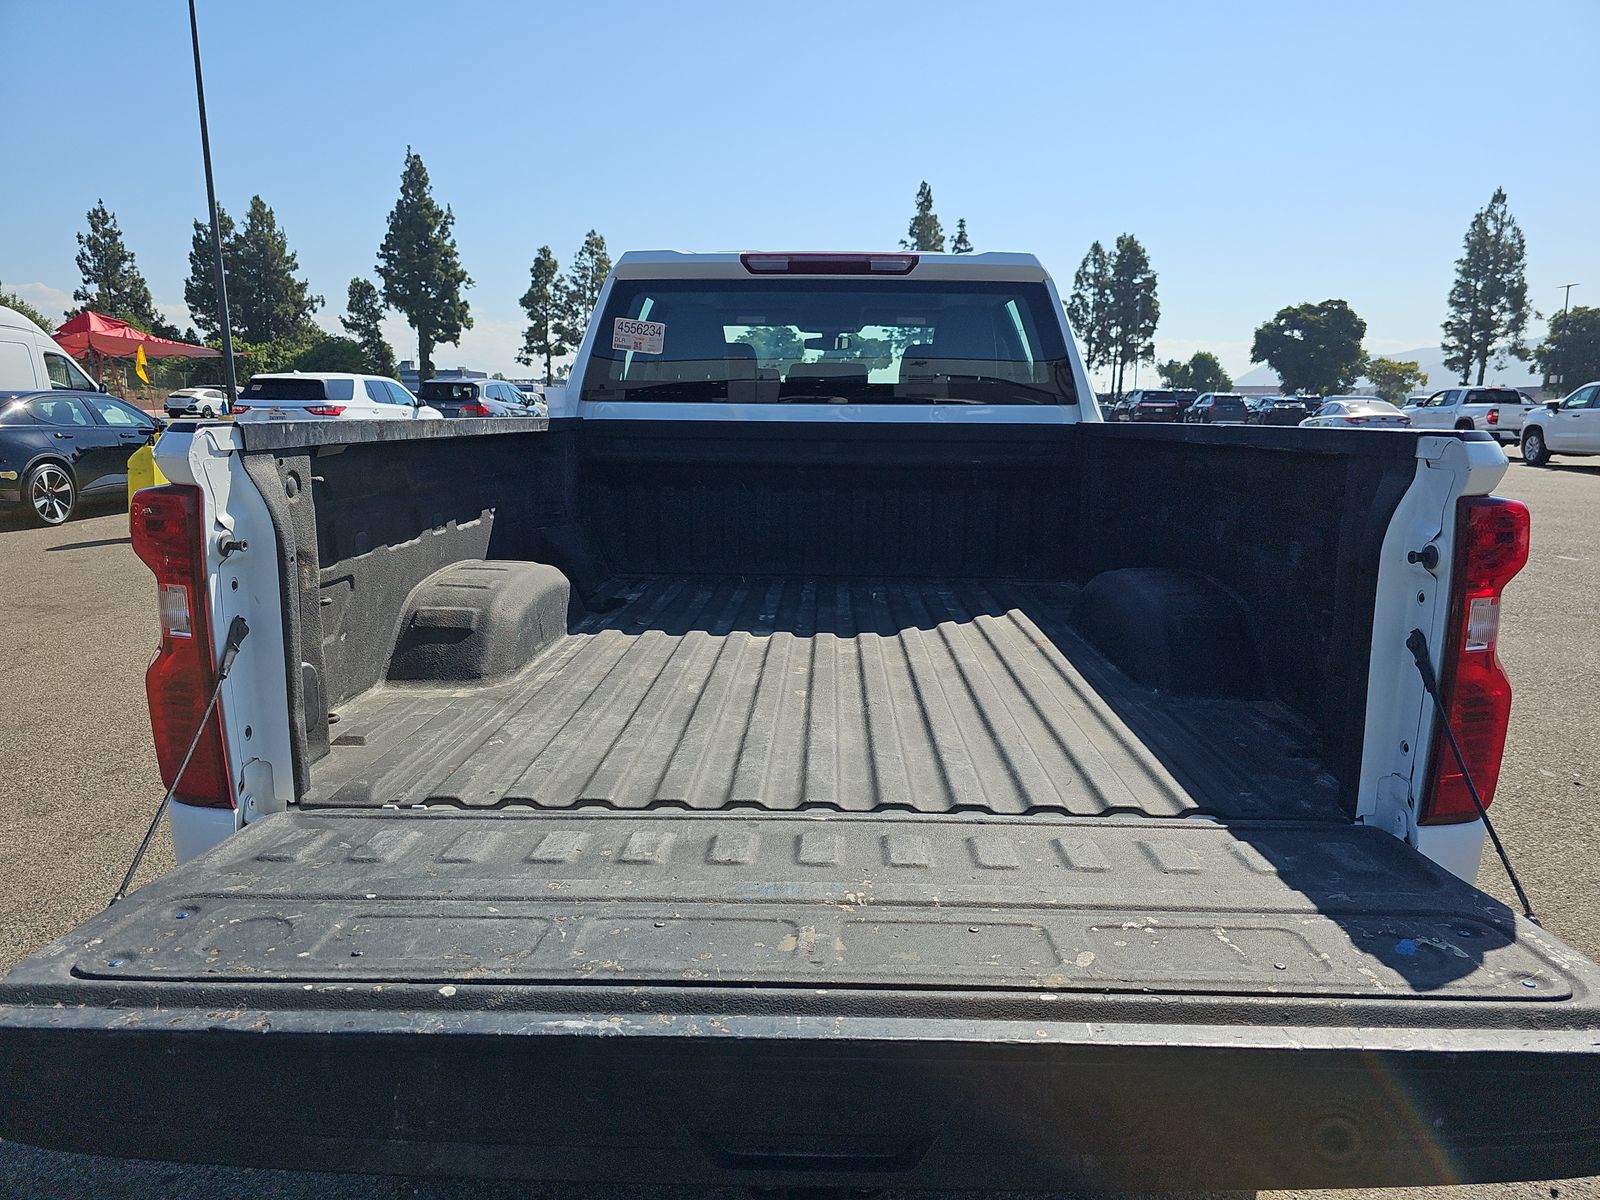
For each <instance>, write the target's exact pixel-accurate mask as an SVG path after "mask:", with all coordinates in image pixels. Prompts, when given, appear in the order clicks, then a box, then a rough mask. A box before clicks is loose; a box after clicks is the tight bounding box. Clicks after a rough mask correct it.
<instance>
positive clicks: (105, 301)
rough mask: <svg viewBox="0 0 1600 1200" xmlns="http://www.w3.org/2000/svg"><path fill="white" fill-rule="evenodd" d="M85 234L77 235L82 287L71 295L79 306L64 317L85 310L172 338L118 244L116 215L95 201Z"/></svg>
mask: <svg viewBox="0 0 1600 1200" xmlns="http://www.w3.org/2000/svg"><path fill="white" fill-rule="evenodd" d="M88 220H89V232H88V233H80V234H78V259H77V261H78V270H79V272H80V273H81V274H82V275H83V285H82V286H81V287H79V288H78V289H77V290H76V291H74V292H73V293H72V298H73V299H74V300H81V301H82V302H83V303H82V305H81V306H80V307H79V308H75V309H73V310H71V311H70V312H68V313H67V317H68V318H69V319H70V318H72V317H75V316H77V314H78V313H80V312H82V311H83V310H84V309H85V308H88V309H93V310H94V311H95V312H98V313H104V314H105V315H106V316H108V317H116V318H118V319H119V320H123V321H127V322H129V323H131V324H133V325H135V326H137V327H138V328H140V329H142V330H145V331H146V332H148V333H157V334H160V335H161V336H163V337H172V336H174V334H175V333H176V330H173V329H172V327H171V326H170V325H168V324H167V323H166V322H165V321H163V320H162V319H161V317H160V316H159V315H158V314H157V313H156V304H155V300H154V299H153V298H152V297H151V295H150V285H149V284H147V283H145V281H144V276H143V275H141V274H139V267H138V264H137V263H135V262H134V258H133V251H132V250H129V249H128V246H127V243H125V242H124V241H123V240H122V230H121V228H120V227H118V225H117V217H116V214H115V213H113V212H110V211H108V210H107V209H106V202H105V201H104V200H99V201H96V202H95V206H94V207H93V208H91V209H90V210H89V212H88Z"/></svg>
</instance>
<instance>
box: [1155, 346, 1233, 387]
mask: <svg viewBox="0 0 1600 1200" xmlns="http://www.w3.org/2000/svg"><path fill="white" fill-rule="evenodd" d="M1156 373H1157V374H1158V375H1160V376H1161V382H1162V383H1164V384H1166V385H1167V386H1168V387H1170V388H1184V389H1189V390H1193V391H1196V392H1229V391H1232V390H1233V380H1232V379H1231V378H1230V377H1229V375H1228V373H1227V372H1226V371H1224V370H1223V369H1222V361H1221V360H1220V359H1219V358H1218V357H1217V356H1216V355H1215V354H1213V353H1211V351H1209V350H1196V351H1195V352H1194V354H1193V355H1191V356H1190V358H1189V361H1188V362H1179V361H1178V360H1177V359H1175V358H1169V359H1168V360H1167V361H1166V362H1164V363H1161V364H1160V365H1158V366H1157V367H1156Z"/></svg>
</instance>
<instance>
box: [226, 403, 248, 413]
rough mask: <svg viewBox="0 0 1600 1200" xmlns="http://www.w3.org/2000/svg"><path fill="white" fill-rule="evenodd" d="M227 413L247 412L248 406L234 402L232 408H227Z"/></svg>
mask: <svg viewBox="0 0 1600 1200" xmlns="http://www.w3.org/2000/svg"><path fill="white" fill-rule="evenodd" d="M228 411H229V412H235V413H242V412H249V411H250V406H249V405H248V404H240V403H239V402H238V401H237V400H235V401H234V402H233V406H232V407H231V408H229V409H228Z"/></svg>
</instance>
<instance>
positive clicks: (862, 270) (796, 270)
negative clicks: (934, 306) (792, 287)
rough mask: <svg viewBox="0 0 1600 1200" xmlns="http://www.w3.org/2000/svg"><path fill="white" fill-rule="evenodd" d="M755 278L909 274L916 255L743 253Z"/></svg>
mask: <svg viewBox="0 0 1600 1200" xmlns="http://www.w3.org/2000/svg"><path fill="white" fill-rule="evenodd" d="M739 261H740V262H741V263H743V264H744V269H745V270H746V271H749V272H750V273H751V274H752V275H909V274H911V272H912V271H913V270H914V269H915V268H916V265H917V256H916V255H915V254H741V255H739Z"/></svg>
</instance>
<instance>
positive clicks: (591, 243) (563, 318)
mask: <svg viewBox="0 0 1600 1200" xmlns="http://www.w3.org/2000/svg"><path fill="white" fill-rule="evenodd" d="M609 274H611V255H609V254H607V253H606V240H605V238H603V237H601V236H600V235H599V234H598V233H596V232H595V231H594V230H593V229H591V230H589V232H588V233H587V234H585V235H584V239H583V245H582V246H581V247H579V249H578V252H577V253H576V254H574V255H573V256H572V265H571V266H570V267H568V268H567V277H566V278H565V279H563V280H562V281H561V283H560V284H559V285H558V286H559V293H558V297H557V299H558V302H559V312H558V314H557V318H556V336H557V337H558V338H560V340H561V341H563V342H565V343H566V344H567V345H568V346H569V347H571V346H576V345H578V344H579V343H580V342H582V341H583V335H584V333H585V331H587V330H588V328H589V317H590V314H591V313H593V312H594V306H595V301H597V300H599V299H600V288H601V287H602V286H603V285H604V284H605V281H606V276H607V275H609Z"/></svg>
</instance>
